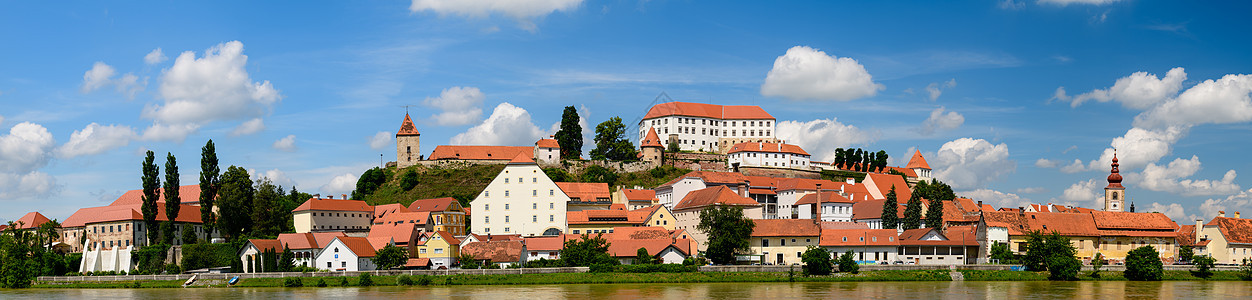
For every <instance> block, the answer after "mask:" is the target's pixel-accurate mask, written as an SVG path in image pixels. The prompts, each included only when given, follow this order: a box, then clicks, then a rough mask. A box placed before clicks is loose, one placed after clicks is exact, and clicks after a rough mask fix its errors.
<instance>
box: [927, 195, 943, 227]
mask: <svg viewBox="0 0 1252 300" xmlns="http://www.w3.org/2000/svg"><path fill="white" fill-rule="evenodd" d="M927 200H930V199H927ZM944 202H945V201H944V200H939V199H934V200H930V206H927V207H926V228H940V227H943V206H944V204H943V203H944Z"/></svg>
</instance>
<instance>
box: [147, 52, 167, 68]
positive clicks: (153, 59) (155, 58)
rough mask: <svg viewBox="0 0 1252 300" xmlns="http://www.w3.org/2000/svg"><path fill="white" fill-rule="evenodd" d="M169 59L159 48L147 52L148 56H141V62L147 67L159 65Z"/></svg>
mask: <svg viewBox="0 0 1252 300" xmlns="http://www.w3.org/2000/svg"><path fill="white" fill-rule="evenodd" d="M169 59H170V58H169V57H165V53H164V52H161V48H156V49H153V50H152V52H148V55H144V56H143V62H144V63H145V64H149V65H155V64H159V63H161V62H164V61H166V60H169Z"/></svg>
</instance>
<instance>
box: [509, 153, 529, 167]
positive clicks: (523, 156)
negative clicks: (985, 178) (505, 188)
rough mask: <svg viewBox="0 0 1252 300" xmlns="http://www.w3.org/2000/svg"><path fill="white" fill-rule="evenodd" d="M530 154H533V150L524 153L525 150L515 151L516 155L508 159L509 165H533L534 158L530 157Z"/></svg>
mask: <svg viewBox="0 0 1252 300" xmlns="http://www.w3.org/2000/svg"><path fill="white" fill-rule="evenodd" d="M531 156H534V152H531V153H525V152H521V153H517V155H515V156H513V159H511V160H509V164H510V165H528V164H529V165H533V164H535V160H534V159H531Z"/></svg>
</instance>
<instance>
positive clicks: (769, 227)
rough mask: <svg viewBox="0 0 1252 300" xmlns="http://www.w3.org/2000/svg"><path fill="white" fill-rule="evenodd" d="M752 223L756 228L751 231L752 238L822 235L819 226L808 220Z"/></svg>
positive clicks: (758, 221) (778, 220) (777, 220)
mask: <svg viewBox="0 0 1252 300" xmlns="http://www.w3.org/2000/svg"><path fill="white" fill-rule="evenodd" d="M752 221H753V222H755V223H756V228H753V229H752V236H754V237H755V236H761V237H774V236H820V235H822V227H821V225H818V223H817V222H814V221H813V220H809V219H760V220H752Z"/></svg>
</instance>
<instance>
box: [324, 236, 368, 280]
mask: <svg viewBox="0 0 1252 300" xmlns="http://www.w3.org/2000/svg"><path fill="white" fill-rule="evenodd" d="M375 247H377V246H376V245H373V244H371V243H370V241H369V240H368V239H366V238H363V237H349V236H341V237H335V238H334V239H333V240H331V241H330V243H329V244H327V245H326V247H325V248H322V251H320V252H318V254H317V258H316V259H315V261H316V264H315V265H316V266H317V268H319V269H320V268H322V267H323V266H325V268H326V270H328V271H349V272H355V271H373V270H375V269H377V266H376V265H374V261H373V260H372V259H373V258H374V254H375V253H377V251H378V249H381V248H382V247H377V248H375Z"/></svg>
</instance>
